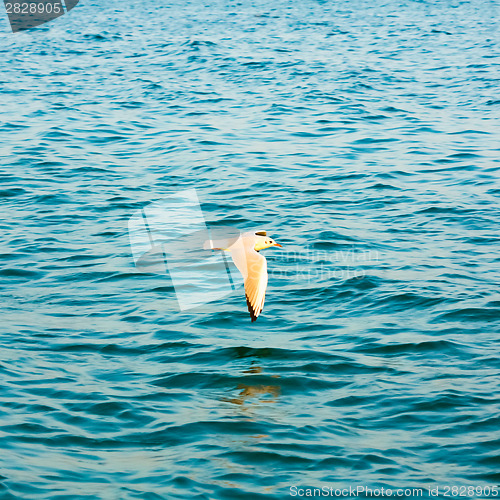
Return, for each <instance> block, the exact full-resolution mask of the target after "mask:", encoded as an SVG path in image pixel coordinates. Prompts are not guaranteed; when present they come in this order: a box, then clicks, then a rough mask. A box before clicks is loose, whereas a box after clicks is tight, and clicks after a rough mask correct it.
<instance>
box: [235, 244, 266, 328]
mask: <svg viewBox="0 0 500 500" xmlns="http://www.w3.org/2000/svg"><path fill="white" fill-rule="evenodd" d="M231 257H232V258H233V262H234V264H235V265H236V267H237V268H238V269H239V271H240V272H241V274H242V275H243V278H244V280H245V295H246V298H247V306H248V311H249V312H250V317H251V318H252V322H253V321H255V320H256V319H257V317H258V316H259V314H260V313H261V312H262V309H263V308H264V299H265V296H266V288H267V261H266V258H265V257H264V256H263V255H261V254H260V253H258V252H256V251H255V250H254V249H253V246H251V245H243V244H241V245H235V246H233V247H232V248H231Z"/></svg>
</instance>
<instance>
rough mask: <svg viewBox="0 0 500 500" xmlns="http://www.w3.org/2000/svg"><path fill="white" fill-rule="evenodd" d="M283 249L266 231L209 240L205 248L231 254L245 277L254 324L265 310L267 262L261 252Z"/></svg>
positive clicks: (249, 307)
mask: <svg viewBox="0 0 500 500" xmlns="http://www.w3.org/2000/svg"><path fill="white" fill-rule="evenodd" d="M270 247H281V245H280V244H279V243H276V242H275V241H274V240H273V239H272V238H270V237H269V236H267V233H266V231H256V232H253V231H251V232H248V233H243V234H242V235H240V237H239V238H237V239H236V240H234V238H233V239H231V240H221V241H212V240H209V241H208V242H206V243H205V245H204V248H205V249H208V248H211V249H212V250H225V251H226V252H231V257H232V259H233V262H234V264H235V266H236V267H237V268H238V270H239V271H240V273H241V274H242V275H243V279H244V283H245V295H246V298H247V306H248V311H249V312H250V318H251V319H252V322H254V321H255V320H256V319H257V318H258V316H259V314H260V313H261V312H262V309H263V308H264V298H265V295H266V287H267V261H266V258H265V257H264V256H263V255H261V254H260V253H259V252H260V251H261V250H264V249H265V248H270Z"/></svg>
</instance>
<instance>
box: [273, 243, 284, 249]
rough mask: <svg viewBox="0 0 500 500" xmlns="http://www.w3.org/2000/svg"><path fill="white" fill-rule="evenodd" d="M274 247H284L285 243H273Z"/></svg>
mask: <svg viewBox="0 0 500 500" xmlns="http://www.w3.org/2000/svg"><path fill="white" fill-rule="evenodd" d="M273 247H280V248H283V245H280V244H279V243H275V244H274V245H273Z"/></svg>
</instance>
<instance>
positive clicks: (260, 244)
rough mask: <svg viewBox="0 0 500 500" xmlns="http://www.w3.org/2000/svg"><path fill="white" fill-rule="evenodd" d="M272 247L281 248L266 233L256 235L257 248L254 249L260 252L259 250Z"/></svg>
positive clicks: (259, 232)
mask: <svg viewBox="0 0 500 500" xmlns="http://www.w3.org/2000/svg"><path fill="white" fill-rule="evenodd" d="M270 247H280V248H281V245H280V244H279V243H276V242H275V241H274V240H273V239H272V238H271V237H269V236H267V234H266V232H265V231H258V232H256V233H255V246H254V249H255V250H256V251H257V252H258V251H259V250H264V249H265V248H270Z"/></svg>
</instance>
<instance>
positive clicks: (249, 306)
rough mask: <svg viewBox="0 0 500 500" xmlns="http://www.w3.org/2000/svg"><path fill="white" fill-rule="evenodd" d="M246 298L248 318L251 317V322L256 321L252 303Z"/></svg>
mask: <svg viewBox="0 0 500 500" xmlns="http://www.w3.org/2000/svg"><path fill="white" fill-rule="evenodd" d="M246 299H247V307H248V312H249V313H250V318H251V319H252V323H253V322H254V321H257V316H256V315H255V312H254V310H253V307H252V304H250V301H249V300H248V297H247V298H246ZM259 312H260V311H259Z"/></svg>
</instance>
